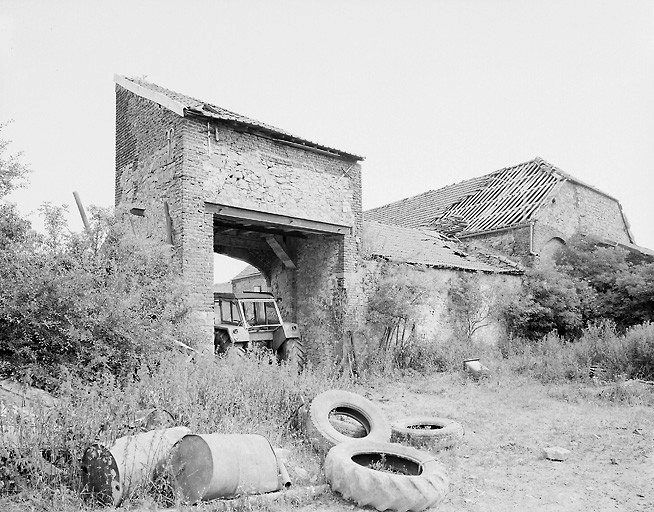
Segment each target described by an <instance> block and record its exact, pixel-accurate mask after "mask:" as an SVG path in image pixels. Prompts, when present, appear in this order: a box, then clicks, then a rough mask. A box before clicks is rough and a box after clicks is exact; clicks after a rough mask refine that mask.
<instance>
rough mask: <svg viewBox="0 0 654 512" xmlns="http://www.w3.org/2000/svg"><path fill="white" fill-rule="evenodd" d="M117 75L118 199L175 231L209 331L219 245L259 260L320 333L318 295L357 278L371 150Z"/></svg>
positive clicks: (295, 311)
mask: <svg viewBox="0 0 654 512" xmlns="http://www.w3.org/2000/svg"><path fill="white" fill-rule="evenodd" d="M115 83H116V205H117V206H122V207H124V208H125V209H127V210H132V211H133V212H135V213H137V214H139V215H140V216H141V217H142V219H141V221H140V222H145V223H146V224H147V225H148V226H149V229H150V230H154V231H155V232H160V233H161V234H162V237H163V236H164V235H165V234H166V233H170V241H171V242H172V243H173V245H174V247H175V252H176V254H177V256H178V257H179V259H180V261H181V265H182V272H183V275H184V278H185V280H186V281H187V282H188V283H189V285H190V290H191V291H190V293H191V301H192V304H193V307H194V309H195V310H196V312H197V316H198V321H199V322H200V323H201V324H202V325H204V326H206V328H207V342H208V343H209V341H210V339H211V334H210V333H212V325H213V315H212V312H213V295H212V284H213V253H214V252H216V253H220V254H225V255H228V256H232V257H235V258H239V259H241V260H244V261H246V262H248V263H251V264H252V265H254V266H255V267H257V268H258V269H260V270H261V271H262V272H263V274H264V275H265V276H266V278H267V279H268V280H269V281H270V283H271V286H272V290H273V292H274V293H275V295H277V296H278V297H280V298H281V299H282V301H281V304H280V307H281V309H282V313H283V314H284V316H285V317H286V318H287V319H288V320H289V321H296V322H297V323H299V324H300V327H301V328H302V329H303V331H304V332H305V337H306V338H307V340H308V343H309V345H310V344H311V339H312V334H316V332H315V330H317V329H320V328H321V327H319V326H320V325H321V324H323V325H324V324H325V323H327V322H325V321H323V320H325V319H323V318H321V315H325V314H326V313H325V312H324V308H322V309H321V308H316V307H315V305H316V300H318V301H323V302H324V301H325V300H327V301H330V300H331V298H333V297H334V296H335V294H336V292H337V291H338V290H339V289H348V288H349V287H350V286H352V284H353V283H352V281H353V279H354V270H355V267H356V265H357V261H358V258H359V246H360V233H361V221H362V216H361V167H360V165H359V163H358V162H359V161H360V160H362V158H361V157H359V156H356V155H352V154H349V153H345V152H343V151H339V150H337V149H334V148H329V147H326V146H322V145H320V144H315V143H312V142H310V141H307V140H304V139H301V138H299V137H296V136H293V135H291V134H289V133H287V132H284V131H282V130H280V129H277V128H274V127H272V126H269V125H266V124H263V123H260V122H258V121H255V120H253V119H249V118H247V117H245V116H241V115H239V114H235V113H233V112H229V111H227V110H224V109H222V108H220V107H217V106H215V105H211V104H209V103H205V102H202V101H198V100H195V99H193V98H190V97H188V96H184V95H182V94H178V93H176V92H173V91H170V90H167V89H164V88H162V87H159V86H157V85H154V84H152V83H147V82H144V81H142V80H135V79H129V78H125V77H120V76H116V77H115ZM334 304H342V302H340V301H338V302H335V303H334ZM322 328H324V327H322ZM312 331H314V332H313V333H312ZM335 334H337V333H335ZM310 348H311V347H310ZM314 353H315V348H314Z"/></svg>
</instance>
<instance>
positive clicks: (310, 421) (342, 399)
mask: <svg viewBox="0 0 654 512" xmlns="http://www.w3.org/2000/svg"><path fill="white" fill-rule="evenodd" d="M337 408H338V409H339V414H344V415H347V416H350V417H351V418H354V419H355V420H357V421H358V422H359V423H361V424H362V425H363V427H364V428H365V429H366V432H367V435H366V436H365V437H361V438H359V439H360V440H364V439H365V440H368V441H378V442H383V443H386V442H388V441H389V440H390V438H391V425H390V423H389V421H388V420H387V419H386V417H385V416H384V414H383V413H382V412H381V410H380V409H379V408H378V407H377V406H376V405H375V404H373V403H372V402H371V401H370V400H368V399H367V398H365V397H363V396H361V395H358V394H356V393H352V392H350V391H343V390H340V389H331V390H329V391H324V392H323V393H320V394H319V395H318V396H316V398H314V399H313V400H312V401H311V405H310V406H309V414H307V419H306V433H307V437H308V438H309V442H310V443H311V445H312V446H313V447H314V448H315V449H316V450H318V451H319V452H322V453H327V452H328V451H329V450H330V449H331V448H332V446H334V445H336V444H339V443H343V442H346V441H352V440H353V438H351V437H348V436H346V435H344V434H342V433H340V432H339V431H338V430H336V429H335V428H334V426H333V425H332V424H331V423H330V421H329V413H330V412H332V411H333V410H334V409H337Z"/></svg>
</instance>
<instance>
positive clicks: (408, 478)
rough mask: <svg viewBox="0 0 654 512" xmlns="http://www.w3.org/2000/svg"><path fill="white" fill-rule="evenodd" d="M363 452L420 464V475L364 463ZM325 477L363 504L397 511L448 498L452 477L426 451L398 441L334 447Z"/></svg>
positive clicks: (360, 442) (342, 491) (345, 494)
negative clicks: (377, 467) (399, 472)
mask: <svg viewBox="0 0 654 512" xmlns="http://www.w3.org/2000/svg"><path fill="white" fill-rule="evenodd" d="M359 454H373V455H375V454H380V455H381V454H386V455H392V456H395V457H397V458H400V459H404V460H408V461H410V462H411V463H413V465H416V464H417V466H418V469H421V471H419V474H416V475H406V474H395V473H389V472H386V471H378V470H375V469H372V468H370V467H367V466H362V465H360V464H358V463H357V462H355V461H354V460H353V457H355V456H357V455H359ZM324 471H325V477H326V478H327V481H328V482H329V484H330V485H331V487H332V489H333V490H334V491H336V492H338V493H339V494H341V495H342V496H343V497H344V498H345V499H348V500H352V501H354V502H356V503H357V504H358V505H359V506H364V505H369V506H371V507H374V508H376V509H377V510H395V511H397V512H405V511H408V510H411V511H417V512H419V511H422V510H425V509H427V508H431V507H435V506H437V505H438V504H439V503H440V502H441V501H442V500H443V498H444V497H445V494H446V493H447V489H448V487H449V478H448V477H447V474H446V473H445V469H444V467H443V465H442V464H441V463H440V462H438V461H436V459H434V457H433V456H432V455H431V454H429V453H427V452H424V451H420V450H416V449H415V448H411V447H409V446H403V445H401V444H395V443H378V442H374V441H350V442H348V443H341V444H339V445H336V446H334V447H333V448H332V449H331V450H330V451H329V453H328V454H327V457H326V459H325V465H324Z"/></svg>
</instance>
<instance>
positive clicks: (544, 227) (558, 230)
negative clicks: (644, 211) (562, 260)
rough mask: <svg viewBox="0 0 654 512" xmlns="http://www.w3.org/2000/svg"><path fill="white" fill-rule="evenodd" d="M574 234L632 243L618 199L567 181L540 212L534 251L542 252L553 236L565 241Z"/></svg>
mask: <svg viewBox="0 0 654 512" xmlns="http://www.w3.org/2000/svg"><path fill="white" fill-rule="evenodd" d="M575 234H585V235H591V236H596V237H599V238H607V239H609V240H612V241H614V242H630V240H629V234H628V232H627V227H626V225H625V222H624V218H623V216H622V212H621V209H620V204H619V203H618V201H616V200H615V199H612V198H610V197H607V196H605V195H603V194H600V193H599V192H596V191H595V190H592V189H590V188H588V187H585V186H582V185H579V184H577V183H573V182H570V181H568V182H565V183H564V184H563V185H562V186H561V188H560V189H559V190H558V192H557V193H556V194H555V195H554V196H553V197H552V198H551V199H550V200H549V201H548V203H547V204H546V205H544V206H543V207H542V208H541V209H540V211H539V212H538V215H537V220H536V222H535V224H534V251H535V252H536V253H540V252H541V250H542V249H543V248H544V247H545V246H546V244H547V243H548V242H549V241H550V240H552V239H553V238H560V239H561V240H563V241H564V242H565V241H567V240H568V239H569V238H570V237H572V236H574V235H575Z"/></svg>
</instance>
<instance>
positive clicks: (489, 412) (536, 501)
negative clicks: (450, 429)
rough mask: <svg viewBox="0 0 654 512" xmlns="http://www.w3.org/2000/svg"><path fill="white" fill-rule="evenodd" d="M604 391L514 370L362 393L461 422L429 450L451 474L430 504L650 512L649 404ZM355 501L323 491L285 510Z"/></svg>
mask: <svg viewBox="0 0 654 512" xmlns="http://www.w3.org/2000/svg"><path fill="white" fill-rule="evenodd" d="M645 387H646V386H645ZM612 389H614V388H613V387H612V386H585V387H582V386H578V385H572V384H567V385H561V386H544V385H541V384H538V383H535V382H533V381H529V380H524V381H522V380H521V381H518V382H516V381H515V377H511V378H509V377H507V378H506V379H503V378H501V377H492V378H491V379H489V380H487V381H482V382H480V383H473V382H470V381H468V380H467V379H465V377H463V376H461V375H452V374H438V375H435V376H433V377H421V376H413V377H405V378H403V379H402V380H401V381H400V382H393V383H387V384H384V383H382V384H379V385H376V386H374V387H369V388H364V389H361V390H360V391H361V392H362V393H363V394H365V395H366V396H367V397H368V398H370V399H371V400H373V401H375V402H376V403H378V404H379V405H380V406H381V408H382V409H383V410H384V411H385V413H386V414H387V416H388V417H389V418H391V419H392V418H399V417H402V416H409V415H424V414H428V415H434V416H440V417H447V418H452V419H454V420H456V421H458V422H460V423H461V424H462V425H463V426H464V428H465V435H464V438H463V441H462V442H461V443H460V444H459V446H457V447H455V448H453V449H450V450H446V451H443V452H440V453H438V454H437V458H438V459H439V460H440V461H441V462H443V464H444V465H445V467H446V468H447V471H448V475H449V478H450V487H449V492H448V494H447V496H446V498H445V500H444V502H443V503H442V504H441V505H440V507H439V508H438V510H441V511H444V512H454V511H457V512H459V511H471V512H473V511H474V512H485V511H494V512H498V511H499V512H504V511H524V510H529V511H530V512H536V511H543V512H544V511H561V512H572V511H613V510H619V511H625V512H632V511H643V512H644V511H652V510H654V407H652V406H647V405H628V404H624V403H615V402H611V401H610V400H609V399H607V398H601V397H600V396H601V395H602V394H604V395H606V394H607V393H611V392H612V391H611V390H612ZM642 392H643V393H645V394H647V393H652V392H654V391H652V390H649V389H644V390H642ZM649 403H652V401H650V402H649ZM548 446H559V447H562V448H566V449H568V450H570V451H571V455H570V457H569V459H568V460H566V461H564V462H554V461H550V460H547V459H545V458H544V457H543V455H542V451H543V448H545V447H548ZM357 508H359V507H357V506H356V505H354V504H352V503H351V502H348V501H345V500H343V499H341V498H340V497H338V496H336V495H333V494H331V493H328V494H327V495H325V496H323V497H321V498H318V499H316V501H314V502H312V503H311V504H308V505H303V506H300V507H297V508H293V510H297V511H300V512H317V511H326V512H336V511H346V510H347V511H350V510H353V509H357ZM280 510H281V509H280ZM284 510H289V509H288V508H284Z"/></svg>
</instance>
